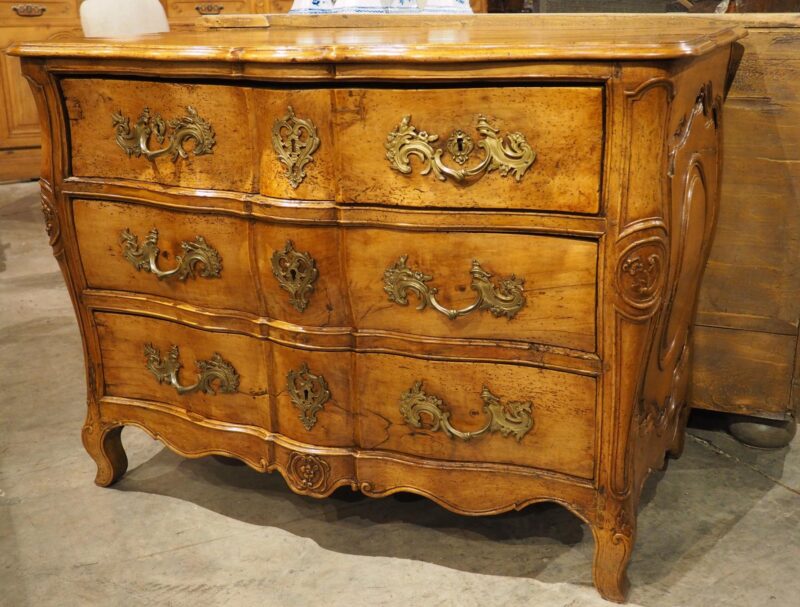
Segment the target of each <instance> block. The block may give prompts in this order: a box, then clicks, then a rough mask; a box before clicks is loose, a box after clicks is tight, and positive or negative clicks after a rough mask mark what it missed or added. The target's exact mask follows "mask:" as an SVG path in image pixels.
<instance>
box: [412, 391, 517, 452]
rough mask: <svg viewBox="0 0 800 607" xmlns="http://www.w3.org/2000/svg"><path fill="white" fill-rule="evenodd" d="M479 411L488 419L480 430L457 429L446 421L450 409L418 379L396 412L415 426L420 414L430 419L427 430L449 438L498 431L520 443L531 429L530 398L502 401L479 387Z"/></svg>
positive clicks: (463, 438)
mask: <svg viewBox="0 0 800 607" xmlns="http://www.w3.org/2000/svg"><path fill="white" fill-rule="evenodd" d="M481 398H482V399H483V410H484V411H486V412H487V413H488V414H489V421H488V422H487V423H486V425H485V426H484V427H483V428H481V429H480V430H474V431H472V432H461V431H460V430H457V429H456V428H454V427H453V426H452V425H451V424H450V412H449V411H447V410H446V409H445V408H444V406H443V404H442V399H440V398H438V397H436V396H431V395H429V394H426V393H425V391H424V390H423V389H422V382H421V381H417V382H414V385H413V386H412V387H411V389H410V390H409V391H408V392H405V393H404V394H403V396H402V397H401V399H400V413H401V414H402V416H403V419H404V420H405V422H406V423H407V424H409V425H411V426H414V427H415V428H422V427H423V425H422V416H423V415H425V416H427V417H428V418H430V428H429V429H430V431H431V432H436V431H438V430H440V429H441V430H442V432H444V433H445V434H446V435H447V436H449V437H450V438H460V439H461V440H464V441H468V440H470V439H472V438H475V437H477V436H481V435H482V434H486V433H487V432H488V433H492V432H500V434H502V435H503V436H508V435H509V434H511V435H513V436H514V438H516V439H517V442H520V441H521V440H522V438H523V437H524V436H525V435H526V434H527V433H528V432H529V431H530V429H531V428H533V415H532V414H531V407H532V406H533V405H532V404H531V402H530V401H525V402H522V401H509V402H507V403H506V404H503V403H502V402H501V401H500V399H499V398H497V397H496V396H495V395H494V394H492V393H491V392H490V391H489V388H487V387H486V386H484V387H483V390H481Z"/></svg>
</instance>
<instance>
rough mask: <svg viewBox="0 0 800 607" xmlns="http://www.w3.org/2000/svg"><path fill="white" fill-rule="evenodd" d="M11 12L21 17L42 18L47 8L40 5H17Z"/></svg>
mask: <svg viewBox="0 0 800 607" xmlns="http://www.w3.org/2000/svg"><path fill="white" fill-rule="evenodd" d="M11 10H12V11H14V12H15V13H17V15H18V16H20V17H41V16H42V15H44V13H45V11H46V10H47V7H46V6H41V5H39V4H17V5H15V6H12V7H11Z"/></svg>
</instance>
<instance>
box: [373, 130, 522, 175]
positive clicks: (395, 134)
mask: <svg viewBox="0 0 800 607" xmlns="http://www.w3.org/2000/svg"><path fill="white" fill-rule="evenodd" d="M477 130H478V133H479V134H480V135H481V136H482V137H483V139H481V140H479V141H478V142H477V143H475V142H473V140H472V138H471V137H470V136H469V135H467V134H465V133H464V132H463V131H461V130H460V129H457V130H455V131H453V133H452V134H451V135H450V138H449V139H448V140H447V143H446V144H445V145H446V148H447V151H448V152H449V153H450V155H451V156H452V157H453V160H455V161H456V163H458V164H460V165H463V164H464V163H466V162H467V160H468V159H469V156H470V154H471V153H472V151H473V148H474V147H475V146H477V147H479V148H481V149H482V150H483V151H484V154H485V157H484V159H483V160H482V161H481V162H479V163H478V164H477V165H475V166H474V167H471V168H459V169H452V168H450V167H448V166H445V164H444V163H443V162H442V155H443V150H442V149H435V148H434V147H433V146H432V145H431V144H432V143H434V142H436V141H437V140H438V139H439V135H433V134H431V133H428V132H426V131H419V132H417V129H416V127H414V126H412V125H411V116H405V117H404V118H403V120H402V121H401V122H400V124H399V125H398V126H397V128H395V130H393V131H392V132H391V133H389V136H388V137H387V138H386V144H385V147H386V159H387V160H388V161H389V165H390V166H391V167H392V168H393V169H394V170H396V171H400V172H401V173H403V174H404V175H409V174H411V164H410V159H411V156H416V157H417V158H419V159H420V160H421V161H422V163H423V166H422V171H421V172H420V174H421V175H427V174H428V173H430V172H431V171H433V174H434V175H435V176H436V178H437V179H439V180H441V181H446V179H447V177H448V176H449V177H452V178H453V179H454V180H455V181H457V182H462V181H470V180H476V179H479V178H480V177H482V176H483V175H485V174H487V173H490V172H492V171H494V170H495V169H497V170H499V171H500V174H501V175H502V176H503V177H505V176H506V175H508V174H509V173H511V174H512V175H513V176H514V179H516V180H517V181H519V180H520V179H522V176H523V175H524V174H525V172H526V171H527V170H528V169H529V168H530V167H531V165H532V164H533V161H534V160H536V152H534V151H533V149H532V148H531V146H530V145H528V141H527V140H526V139H525V136H524V135H523V134H522V133H509V135H508V141H507V143H506V142H504V141H503V140H502V139H501V138H500V137H498V134H499V133H500V130H499V129H496V128H494V127H493V126H491V125H490V124H489V121H488V118H486V116H479V117H478V123H477Z"/></svg>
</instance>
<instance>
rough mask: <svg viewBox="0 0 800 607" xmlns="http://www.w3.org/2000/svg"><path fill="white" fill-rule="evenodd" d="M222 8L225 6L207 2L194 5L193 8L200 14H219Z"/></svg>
mask: <svg viewBox="0 0 800 607" xmlns="http://www.w3.org/2000/svg"><path fill="white" fill-rule="evenodd" d="M224 8H225V7H224V6H222V5H221V4H212V3H210V2H209V3H207V4H198V5H197V6H195V7H194V10H196V11H197V12H198V13H200V14H201V15H219V14H220V13H221V12H222V10H223V9H224Z"/></svg>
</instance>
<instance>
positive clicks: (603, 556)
mask: <svg viewBox="0 0 800 607" xmlns="http://www.w3.org/2000/svg"><path fill="white" fill-rule="evenodd" d="M634 525H635V522H634V521H633V519H632V518H631V517H630V515H629V514H628V513H627V511H626V510H624V509H622V510H620V511H619V514H618V515H617V517H616V520H615V521H614V522H613V525H612V526H611V528H597V527H593V529H592V530H593V531H594V563H593V566H592V575H593V576H594V585H595V588H597V591H598V592H599V593H600V595H601V596H602V597H603V598H604V599H606V600H607V601H614V602H615V603H624V602H625V597H626V596H627V594H628V589H629V588H630V582H629V581H628V562H629V561H630V558H631V552H632V551H633V540H634V529H633V526H634Z"/></svg>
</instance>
